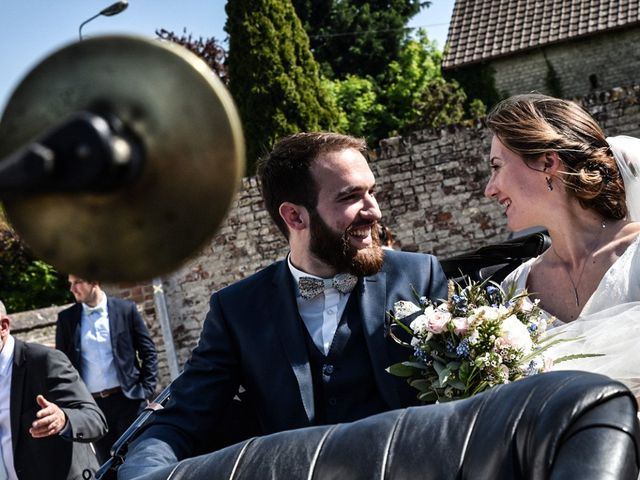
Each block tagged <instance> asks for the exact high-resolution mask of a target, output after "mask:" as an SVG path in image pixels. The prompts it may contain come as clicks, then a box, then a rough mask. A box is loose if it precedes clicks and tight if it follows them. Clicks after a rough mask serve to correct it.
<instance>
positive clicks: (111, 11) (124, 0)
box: [78, 0, 129, 40]
mask: <svg viewBox="0 0 640 480" xmlns="http://www.w3.org/2000/svg"><path fill="white" fill-rule="evenodd" d="M128 6H129V0H119V1H118V2H116V3H112V4H111V5H109V6H108V7H107V8H104V9H102V10H101V11H100V13H96V14H95V15H94V16H93V17H91V18H89V19H87V20H85V21H84V22H82V23H81V24H80V28H78V35H79V36H80V40H82V27H84V26H85V25H86V24H87V23H89V22H90V21H91V20H93V19H94V18H98V17H99V16H101V15H102V16H104V17H112V16H114V15H117V14H119V13H121V12H123V11H125V10H126V9H127V7H128Z"/></svg>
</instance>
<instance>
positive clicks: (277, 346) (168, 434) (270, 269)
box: [118, 132, 447, 479]
mask: <svg viewBox="0 0 640 480" xmlns="http://www.w3.org/2000/svg"><path fill="white" fill-rule="evenodd" d="M366 154H367V147H366V144H365V142H364V141H363V140H361V139H356V138H353V137H349V136H346V135H340V134H333V133H326V132H318V133H300V134H296V135H292V136H290V137H287V138H285V139H282V140H281V141H279V142H278V143H277V144H276V145H275V147H274V149H273V151H272V152H271V154H270V155H269V156H268V157H267V158H266V159H265V161H264V162H262V163H261V166H260V184H261V186H262V194H263V199H264V201H265V205H266V208H267V210H268V211H269V214H270V215H271V218H272V219H273V220H274V222H275V223H276V225H277V227H278V228H279V229H280V231H281V232H282V233H283V235H284V236H285V237H286V239H287V241H288V243H289V247H290V252H289V255H287V257H286V258H284V259H282V260H281V261H278V262H275V263H273V264H272V265H270V266H267V267H266V268H264V269H263V270H261V271H259V272H257V273H255V274H253V275H252V276H250V277H248V278H245V279H244V280H241V281H239V282H236V283H234V284H233V285H230V286H228V287H225V288H223V289H221V290H219V291H217V292H215V293H214V294H213V295H212V297H211V300H210V310H209V313H208V315H207V318H206V319H205V321H204V325H203V329H202V333H201V335H200V341H199V343H198V346H197V348H196V349H195V350H194V351H193V353H192V356H191V358H190V359H189V361H188V362H187V365H186V366H185V369H184V372H183V373H182V375H181V376H180V377H178V379H176V380H175V381H174V382H173V384H172V386H171V400H170V401H169V403H168V404H167V406H166V407H165V408H164V409H162V410H158V411H156V412H154V414H153V415H152V417H151V421H150V422H149V423H148V424H147V425H145V427H144V428H145V430H144V432H142V433H141V435H140V437H139V438H138V439H137V440H134V442H133V443H132V444H131V445H130V446H129V453H128V455H127V459H126V461H125V462H124V464H123V465H122V467H120V470H119V472H118V476H119V478H120V479H129V478H131V479H133V478H137V477H138V475H142V474H144V473H148V472H151V471H153V470H156V469H163V468H168V470H170V469H171V468H172V467H170V465H172V464H173V463H174V462H176V461H177V460H181V459H183V458H187V457H192V456H195V455H199V454H202V453H205V452H207V451H208V450H210V448H211V439H212V438H222V437H224V436H225V435H227V436H230V435H229V432H230V431H233V429H234V426H233V425H231V426H229V425H228V423H229V419H230V418H231V417H232V415H230V412H229V410H230V408H229V406H230V405H233V401H232V399H233V397H234V395H235V394H236V392H237V391H238V386H239V385H242V386H243V387H244V391H243V396H244V400H243V402H242V403H243V404H244V409H245V410H244V413H243V414H242V415H239V416H238V417H239V418H249V417H253V418H256V424H257V426H256V428H255V430H254V431H253V432H243V433H245V434H248V435H256V434H257V435H260V434H268V433H273V432H279V431H283V430H290V429H294V428H300V427H307V426H312V425H323V424H334V423H341V422H349V421H353V420H357V419H360V418H364V417H367V416H370V415H374V414H377V413H380V412H384V411H387V410H392V409H397V408H401V407H403V406H408V405H412V404H415V403H416V402H417V400H416V393H415V390H413V389H412V388H411V387H410V386H409V385H408V384H407V383H406V381H405V380H404V379H400V378H398V377H394V376H393V375H391V374H389V373H388V372H387V371H386V370H385V369H386V368H387V367H388V366H389V365H392V364H393V363H395V362H398V361H402V360H403V359H406V356H407V352H406V349H403V348H402V347H400V346H399V345H397V343H396V342H394V341H393V340H392V339H391V338H389V336H388V335H386V329H385V322H386V320H387V319H388V318H387V312H388V311H389V310H390V309H391V308H392V306H393V304H394V303H395V302H396V301H398V300H406V299H410V298H413V292H412V289H415V291H418V292H420V294H423V295H425V296H427V297H429V298H432V299H437V298H442V297H444V296H445V295H446V288H447V282H446V278H445V277H444V274H443V272H442V269H441V268H440V266H439V264H438V262H437V260H436V259H435V258H434V257H432V256H430V255H423V254H417V253H407V252H396V251H387V250H384V251H383V250H382V248H381V246H380V239H379V234H378V222H379V220H380V218H381V212H380V209H379V207H378V202H377V200H376V197H375V178H374V175H373V173H372V172H371V169H370V168H369V166H368V163H367V160H366ZM245 438H247V436H246V435H245ZM236 439H237V437H236ZM230 440H231V441H233V440H234V439H233V438H231V439H230ZM167 466H169V467H167Z"/></svg>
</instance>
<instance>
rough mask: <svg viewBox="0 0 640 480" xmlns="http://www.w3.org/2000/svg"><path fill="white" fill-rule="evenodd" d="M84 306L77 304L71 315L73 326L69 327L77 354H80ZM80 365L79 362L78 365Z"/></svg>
mask: <svg viewBox="0 0 640 480" xmlns="http://www.w3.org/2000/svg"><path fill="white" fill-rule="evenodd" d="M81 321H82V304H81V303H76V304H75V308H74V310H73V314H72V315H71V325H69V329H70V330H69V331H70V332H71V335H72V338H73V348H74V350H75V351H76V352H80V324H81V323H82V322H81ZM79 364H80V363H79V362H78V365H79Z"/></svg>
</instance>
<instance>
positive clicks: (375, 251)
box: [309, 210, 384, 277]
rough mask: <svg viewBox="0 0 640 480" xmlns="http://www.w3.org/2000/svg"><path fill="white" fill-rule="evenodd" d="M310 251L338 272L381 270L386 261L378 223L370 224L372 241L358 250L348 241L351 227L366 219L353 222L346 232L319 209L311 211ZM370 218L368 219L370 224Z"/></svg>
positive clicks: (361, 274) (366, 274)
mask: <svg viewBox="0 0 640 480" xmlns="http://www.w3.org/2000/svg"><path fill="white" fill-rule="evenodd" d="M310 223H311V227H310V228H311V245H310V247H309V249H310V250H311V253H312V254H314V255H315V256H316V257H318V258H319V259H320V260H322V261H323V262H325V263H327V264H328V265H331V266H332V267H334V268H335V269H336V270H337V271H338V272H349V273H352V274H353V275H356V276H358V277H365V276H368V275H373V274H374V273H378V272H379V271H380V269H381V268H382V264H383V262H384V250H382V248H381V245H380V234H379V232H378V224H377V223H374V224H373V225H371V238H372V239H373V242H372V245H371V246H370V247H367V248H363V249H361V250H358V249H357V248H355V247H354V246H353V245H351V242H350V241H349V231H350V230H351V229H353V228H357V227H358V226H361V225H362V224H363V223H364V222H360V223H359V224H358V223H353V224H351V225H349V227H348V228H347V229H346V230H345V231H344V232H342V233H341V232H336V231H334V230H332V229H331V227H329V226H328V225H327V224H326V223H325V222H324V220H322V218H321V217H320V215H319V214H318V212H317V211H315V210H314V211H312V212H310ZM368 223H369V222H367V224H368Z"/></svg>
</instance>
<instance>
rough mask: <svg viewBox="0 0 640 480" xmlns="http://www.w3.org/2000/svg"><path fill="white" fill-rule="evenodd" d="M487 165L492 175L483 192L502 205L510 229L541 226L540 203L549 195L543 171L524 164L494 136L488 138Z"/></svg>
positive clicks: (516, 229) (541, 210)
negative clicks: (489, 143)
mask: <svg viewBox="0 0 640 480" xmlns="http://www.w3.org/2000/svg"><path fill="white" fill-rule="evenodd" d="M489 165H490V167H491V177H490V178H489V183H487V186H486V187H485V189H484V194H485V196H486V197H488V198H492V199H494V200H496V201H497V202H498V203H499V204H500V205H501V206H502V207H503V208H504V214H505V215H506V216H507V223H508V226H509V228H510V229H511V230H513V231H518V230H523V229H525V228H529V227H537V226H541V225H544V223H543V222H544V218H543V217H544V215H545V212H544V208H541V206H542V203H541V202H542V201H543V200H544V199H545V197H548V194H549V191H548V189H547V184H546V181H545V174H544V172H542V171H537V170H534V169H533V168H536V169H537V168H538V167H537V166H532V167H533V168H531V167H529V166H527V165H526V164H525V162H524V160H523V159H522V157H520V156H519V155H517V154H515V153H513V152H512V151H511V150H509V149H508V148H507V147H505V146H504V145H503V144H502V142H501V141H500V140H498V137H496V136H494V137H493V140H492V141H491V153H490V154H489ZM540 170H542V167H541V168H540Z"/></svg>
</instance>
